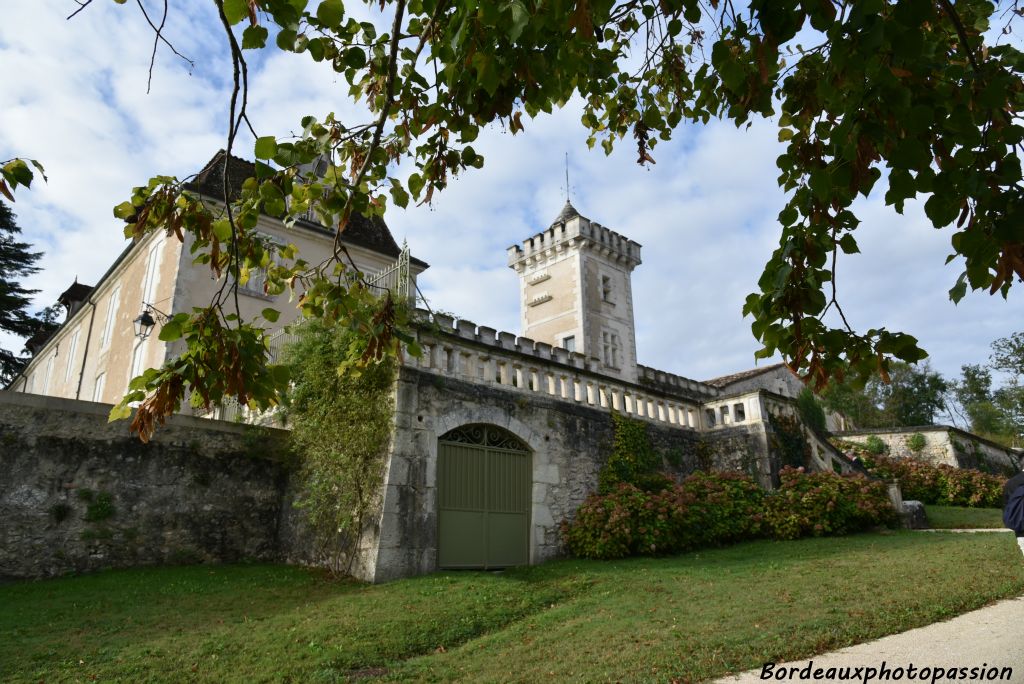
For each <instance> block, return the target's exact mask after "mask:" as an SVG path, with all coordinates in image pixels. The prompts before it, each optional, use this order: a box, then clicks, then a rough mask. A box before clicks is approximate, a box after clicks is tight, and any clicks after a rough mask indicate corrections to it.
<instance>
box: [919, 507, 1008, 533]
mask: <svg viewBox="0 0 1024 684" xmlns="http://www.w3.org/2000/svg"><path fill="white" fill-rule="evenodd" d="M924 512H925V514H926V515H927V516H928V523H929V524H930V525H931V526H932V527H933V528H934V529H936V530H965V529H966V530H969V529H991V528H1002V527H1003V510H1002V509H1001V508H966V507H964V506H931V505H929V506H925V507H924Z"/></svg>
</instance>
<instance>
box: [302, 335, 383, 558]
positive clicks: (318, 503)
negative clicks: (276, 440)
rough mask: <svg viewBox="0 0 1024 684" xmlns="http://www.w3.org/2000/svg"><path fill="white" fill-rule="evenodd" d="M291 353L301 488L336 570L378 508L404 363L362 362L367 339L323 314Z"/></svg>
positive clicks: (349, 555)
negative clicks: (356, 361) (352, 362)
mask: <svg viewBox="0 0 1024 684" xmlns="http://www.w3.org/2000/svg"><path fill="white" fill-rule="evenodd" d="M296 334H297V340H296V342H294V343H293V344H292V345H290V346H289V347H288V349H287V350H286V351H285V362H286V363H287V364H288V365H289V366H290V367H291V372H292V378H293V386H292V388H291V390H290V391H289V392H288V394H287V395H286V397H285V419H286V420H287V422H288V423H289V424H290V426H291V428H292V430H291V440H292V446H293V449H294V451H295V452H296V453H297V455H298V458H299V468H298V473H299V481H300V483H301V485H300V494H299V498H298V501H297V502H296V505H297V506H298V507H300V508H302V509H304V510H305V512H306V516H307V520H308V522H309V525H310V527H311V528H312V530H313V532H314V535H315V538H316V543H317V550H318V552H319V553H320V554H321V556H322V557H323V558H324V559H325V560H326V561H327V564H328V565H329V567H330V568H331V569H332V570H333V571H335V572H346V571H348V570H349V569H350V566H351V562H352V560H353V553H352V552H351V551H352V550H353V549H354V548H355V546H356V544H357V543H358V541H359V535H360V532H361V530H362V529H363V526H364V525H365V524H366V523H367V522H368V516H369V515H370V514H371V512H372V511H373V510H374V508H375V507H376V505H377V503H378V501H377V497H378V493H379V491H380V487H381V483H382V481H383V477H384V463H385V456H386V452H387V448H388V444H389V442H390V438H391V425H392V415H393V409H394V398H393V396H394V395H393V388H394V381H395V376H396V372H397V361H396V359H395V358H394V357H393V356H384V357H383V358H381V359H380V361H378V362H377V363H370V364H368V365H367V366H364V367H362V368H358V369H357V368H353V367H349V366H348V365H347V363H346V362H347V360H349V359H351V358H354V357H359V356H361V355H362V350H361V349H359V346H360V345H365V344H366V338H365V337H364V336H361V335H359V334H358V333H357V332H355V331H353V330H350V329H348V328H345V327H341V326H338V325H329V324H326V323H323V322H321V321H318V320H313V321H307V322H305V323H303V324H302V325H301V326H299V327H298V329H297V330H296Z"/></svg>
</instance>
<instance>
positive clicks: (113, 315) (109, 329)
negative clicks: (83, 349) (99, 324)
mask: <svg viewBox="0 0 1024 684" xmlns="http://www.w3.org/2000/svg"><path fill="white" fill-rule="evenodd" d="M120 305H121V288H120V287H118V288H116V289H115V290H114V292H113V293H112V294H111V295H110V300H109V301H108V302H107V317H106V319H105V320H104V321H103V333H102V334H101V335H100V348H101V349H106V348H107V347H109V346H110V338H111V336H113V334H114V324H115V323H116V322H117V308H118V307H119V306H120Z"/></svg>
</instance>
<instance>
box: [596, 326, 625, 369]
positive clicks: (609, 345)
mask: <svg viewBox="0 0 1024 684" xmlns="http://www.w3.org/2000/svg"><path fill="white" fill-rule="evenodd" d="M601 353H602V357H601V358H602V359H603V360H604V365H606V366H609V367H611V368H619V367H620V366H619V363H620V361H621V359H620V345H619V336H618V334H616V333H613V332H608V331H607V330H606V331H604V332H602V333H601Z"/></svg>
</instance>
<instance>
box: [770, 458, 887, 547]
mask: <svg viewBox="0 0 1024 684" xmlns="http://www.w3.org/2000/svg"><path fill="white" fill-rule="evenodd" d="M780 479H781V484H780V485H779V488H778V489H777V490H776V491H775V492H773V493H772V494H771V495H770V496H768V497H767V499H766V502H765V503H766V508H767V511H766V514H765V526H766V531H767V532H768V534H769V536H772V537H774V538H775V539H798V538H800V537H822V536H827V535H838V534H850V533H851V532H859V531H862V530H866V529H869V528H871V527H877V526H879V525H893V524H895V523H896V522H897V517H896V511H895V510H894V509H893V507H892V503H891V502H890V500H889V495H888V493H887V491H886V486H885V484H884V483H883V482H879V481H877V480H869V479H867V478H865V477H856V476H855V477H840V476H838V475H835V474H834V473H804V472H803V471H801V470H794V469H792V468H785V469H783V471H782V473H781V474H780Z"/></svg>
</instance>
